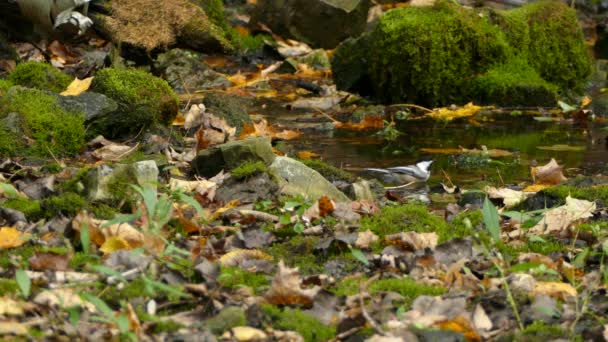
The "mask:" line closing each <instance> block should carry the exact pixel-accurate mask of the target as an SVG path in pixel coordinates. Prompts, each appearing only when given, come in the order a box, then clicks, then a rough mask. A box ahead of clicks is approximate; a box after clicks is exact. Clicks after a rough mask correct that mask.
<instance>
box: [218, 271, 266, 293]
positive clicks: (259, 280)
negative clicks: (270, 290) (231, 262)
mask: <svg viewBox="0 0 608 342" xmlns="http://www.w3.org/2000/svg"><path fill="white" fill-rule="evenodd" d="M217 281H218V283H219V284H220V285H221V286H222V287H226V288H229V289H234V288H237V287H240V286H247V287H250V288H252V289H253V290H254V291H256V292H259V290H263V289H264V288H266V287H267V286H268V285H269V284H270V281H269V280H268V278H267V277H266V276H265V275H263V274H260V273H252V272H247V271H246V270H244V269H242V268H240V267H222V270H221V273H220V275H219V276H218V278H217Z"/></svg>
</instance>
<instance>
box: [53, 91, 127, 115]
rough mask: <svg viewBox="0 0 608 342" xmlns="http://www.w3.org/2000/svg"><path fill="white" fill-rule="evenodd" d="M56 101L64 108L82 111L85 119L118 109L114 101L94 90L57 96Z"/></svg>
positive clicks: (107, 113)
mask: <svg viewBox="0 0 608 342" xmlns="http://www.w3.org/2000/svg"><path fill="white" fill-rule="evenodd" d="M57 103H58V104H59V105H60V106H61V107H63V108H64V109H65V110H68V111H79V112H82V113H84V119H85V121H90V120H95V119H96V118H101V117H103V116H105V115H109V114H110V113H112V112H114V111H116V110H117V109H118V104H117V103H116V101H114V100H112V99H110V98H109V97H107V96H105V95H103V94H98V93H95V92H85V93H82V94H80V95H77V96H59V98H58V100H57Z"/></svg>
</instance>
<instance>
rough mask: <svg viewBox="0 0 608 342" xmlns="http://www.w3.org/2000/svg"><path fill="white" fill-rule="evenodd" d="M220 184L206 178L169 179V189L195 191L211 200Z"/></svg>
mask: <svg viewBox="0 0 608 342" xmlns="http://www.w3.org/2000/svg"><path fill="white" fill-rule="evenodd" d="M217 187H218V184H217V183H216V182H212V181H208V180H206V179H199V180H193V181H187V180H182V179H177V178H171V179H169V189H171V190H172V191H175V190H183V191H185V192H194V193H196V194H198V195H200V196H202V197H203V198H206V199H207V200H209V201H213V199H214V198H215V191H216V190H217Z"/></svg>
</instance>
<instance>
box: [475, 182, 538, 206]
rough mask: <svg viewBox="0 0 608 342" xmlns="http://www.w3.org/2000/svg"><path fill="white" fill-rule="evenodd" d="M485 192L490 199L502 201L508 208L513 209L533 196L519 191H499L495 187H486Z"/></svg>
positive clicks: (502, 189)
mask: <svg viewBox="0 0 608 342" xmlns="http://www.w3.org/2000/svg"><path fill="white" fill-rule="evenodd" d="M485 192H486V193H487V194H488V196H490V198H499V199H502V201H503V203H504V204H505V207H506V208H510V207H513V206H515V205H517V204H519V203H521V202H522V201H524V200H525V199H526V198H527V197H529V196H530V195H532V194H531V193H525V192H523V191H517V190H513V189H509V188H500V189H498V188H496V187H493V186H489V187H486V188H485Z"/></svg>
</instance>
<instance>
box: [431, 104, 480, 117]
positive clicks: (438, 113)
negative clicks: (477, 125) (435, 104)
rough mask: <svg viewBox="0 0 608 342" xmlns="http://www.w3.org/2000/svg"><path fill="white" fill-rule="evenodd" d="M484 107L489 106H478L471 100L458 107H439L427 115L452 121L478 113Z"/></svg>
mask: <svg viewBox="0 0 608 342" xmlns="http://www.w3.org/2000/svg"><path fill="white" fill-rule="evenodd" d="M483 108H487V107H481V106H476V105H474V104H473V102H469V103H467V104H466V105H464V106H463V107H460V108H456V109H452V108H447V107H443V108H437V109H434V110H433V112H432V113H427V114H426V116H427V117H430V118H433V119H436V120H446V121H451V120H454V119H459V118H465V117H469V116H473V115H475V114H477V112H478V111H479V110H481V109H483Z"/></svg>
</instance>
